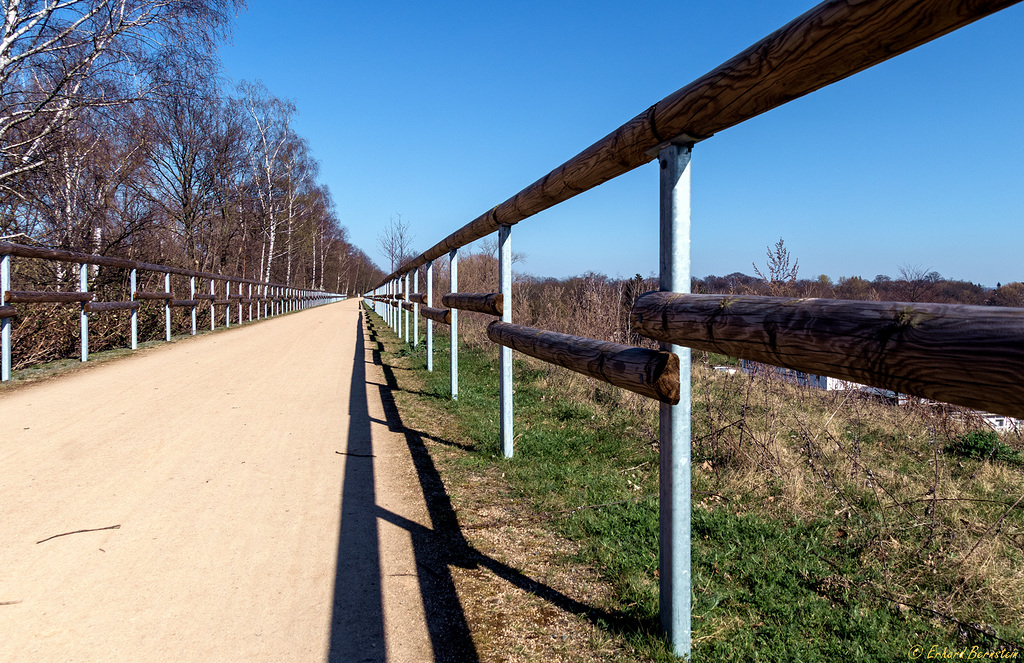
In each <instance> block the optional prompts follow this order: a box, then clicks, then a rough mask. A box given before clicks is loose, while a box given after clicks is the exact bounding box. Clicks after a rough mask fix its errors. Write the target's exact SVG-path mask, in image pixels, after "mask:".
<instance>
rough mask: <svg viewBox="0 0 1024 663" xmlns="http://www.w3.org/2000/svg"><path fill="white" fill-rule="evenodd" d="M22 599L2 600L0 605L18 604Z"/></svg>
mask: <svg viewBox="0 0 1024 663" xmlns="http://www.w3.org/2000/svg"><path fill="white" fill-rule="evenodd" d="M18 603H21V601H0V605H17V604H18Z"/></svg>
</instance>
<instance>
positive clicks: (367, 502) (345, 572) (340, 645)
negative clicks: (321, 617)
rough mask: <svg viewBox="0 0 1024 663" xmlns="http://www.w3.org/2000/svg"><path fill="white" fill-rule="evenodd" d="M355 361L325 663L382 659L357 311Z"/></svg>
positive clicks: (369, 442) (374, 522)
mask: <svg viewBox="0 0 1024 663" xmlns="http://www.w3.org/2000/svg"><path fill="white" fill-rule="evenodd" d="M359 318H360V325H359V332H358V333H357V334H356V351H355V362H354V366H353V368H352V384H351V388H350V389H349V404H348V409H349V425H348V444H347V446H346V448H345V453H346V457H345V476H344V483H343V484H342V486H343V487H342V496H341V525H340V529H339V533H338V559H337V564H336V568H337V570H336V572H335V577H334V606H333V610H332V615H331V640H330V650H329V653H328V657H327V660H328V661H329V662H330V663H350V662H354V661H365V662H368V663H369V662H373V663H377V662H380V663H383V662H384V661H385V660H386V656H385V652H386V648H385V644H386V643H385V638H384V606H383V599H382V598H381V583H380V549H379V544H378V538H377V513H376V511H377V510H376V498H375V495H374V478H373V458H372V456H371V455H372V454H373V445H372V440H371V431H370V411H369V406H368V405H367V401H366V365H365V364H364V357H365V354H364V353H365V344H364V341H363V334H362V320H363V313H362V312H361V311H360V313H359Z"/></svg>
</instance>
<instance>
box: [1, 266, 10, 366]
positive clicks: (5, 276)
mask: <svg viewBox="0 0 1024 663" xmlns="http://www.w3.org/2000/svg"><path fill="white" fill-rule="evenodd" d="M10 289H11V256H9V255H3V256H0V306H3V305H4V304H5V303H6V302H7V292H8V291H9V290H10ZM10 379H11V319H10V318H2V319H0V381H2V382H7V381H8V380H10Z"/></svg>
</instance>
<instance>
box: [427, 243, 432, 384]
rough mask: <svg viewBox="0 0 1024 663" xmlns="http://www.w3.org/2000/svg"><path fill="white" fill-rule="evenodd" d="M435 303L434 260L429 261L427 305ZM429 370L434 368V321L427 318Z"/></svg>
mask: <svg viewBox="0 0 1024 663" xmlns="http://www.w3.org/2000/svg"><path fill="white" fill-rule="evenodd" d="M433 305H434V261H433V260H431V261H430V262H428V263H427V306H433ZM427 370H428V371H431V372H432V371H433V370H434V321H433V320H431V319H430V318H427Z"/></svg>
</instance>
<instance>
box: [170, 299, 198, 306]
mask: <svg viewBox="0 0 1024 663" xmlns="http://www.w3.org/2000/svg"><path fill="white" fill-rule="evenodd" d="M168 304H170V305H171V307H177V308H193V307H195V306H199V300H198V299H172V300H171V301H170V302H168Z"/></svg>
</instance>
